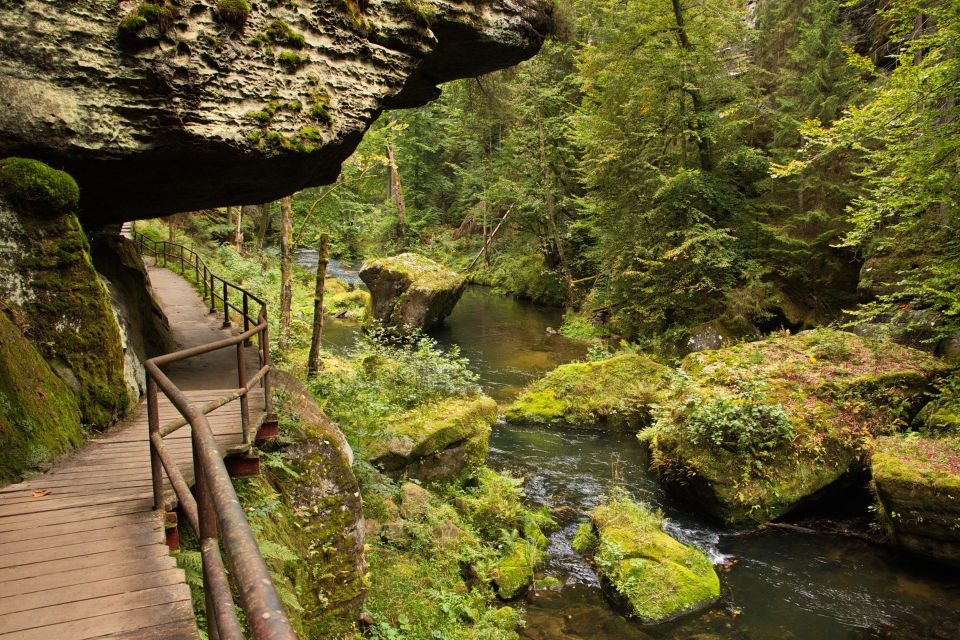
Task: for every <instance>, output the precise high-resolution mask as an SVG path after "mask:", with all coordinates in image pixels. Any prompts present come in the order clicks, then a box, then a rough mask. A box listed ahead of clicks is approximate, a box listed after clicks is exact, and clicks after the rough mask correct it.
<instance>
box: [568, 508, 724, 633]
mask: <svg viewBox="0 0 960 640" xmlns="http://www.w3.org/2000/svg"><path fill="white" fill-rule="evenodd" d="M577 546H578V547H579V550H580V551H581V552H583V551H586V552H591V551H592V553H593V559H594V562H595V563H596V566H597V572H598V573H599V575H600V577H601V578H602V579H603V582H604V586H605V591H606V592H607V593H608V595H610V596H611V598H612V599H613V600H614V602H615V603H617V604H619V605H621V606H623V607H624V608H625V609H626V610H627V611H628V613H629V614H630V615H631V616H634V617H636V618H638V619H639V620H640V621H641V622H643V623H645V624H659V623H661V622H666V621H668V620H672V619H674V618H677V617H679V616H681V615H684V614H686V613H690V612H693V611H697V610H700V609H703V608H704V607H707V606H710V605H711V604H713V603H714V602H716V600H717V599H718V598H719V597H720V579H719V578H718V577H717V573H716V571H714V569H713V564H712V563H711V562H710V559H709V558H708V557H707V556H706V554H704V553H703V552H702V551H700V550H699V549H697V548H695V547H692V546H688V545H685V544H683V543H681V542H678V541H677V540H675V539H673V538H672V537H670V535H669V534H667V533H666V532H664V531H663V518H662V516H660V515H659V514H657V513H654V512H653V511H651V510H650V509H648V508H647V507H645V506H643V505H642V504H639V503H637V502H634V501H633V500H631V499H630V498H629V497H627V496H626V495H625V494H623V493H621V492H614V494H613V495H612V496H609V497H606V498H604V500H603V501H602V502H601V503H600V505H599V506H597V507H596V508H594V509H593V511H591V512H590V525H589V526H588V527H587V528H581V530H580V531H578V535H577Z"/></svg>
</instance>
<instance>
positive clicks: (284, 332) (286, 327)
mask: <svg viewBox="0 0 960 640" xmlns="http://www.w3.org/2000/svg"><path fill="white" fill-rule="evenodd" d="M292 201H293V197H292V196H287V197H286V198H283V199H282V200H280V350H281V351H285V350H286V349H288V348H289V347H290V307H291V306H292V304H293V283H292V280H293V274H292V264H291V261H290V235H291V234H292V232H293V227H292V225H291V222H290V204H291V202H292Z"/></svg>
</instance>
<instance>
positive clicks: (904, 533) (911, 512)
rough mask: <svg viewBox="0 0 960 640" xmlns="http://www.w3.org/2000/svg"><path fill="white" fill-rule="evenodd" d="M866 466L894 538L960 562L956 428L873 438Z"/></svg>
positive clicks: (959, 460)
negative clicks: (934, 433)
mask: <svg viewBox="0 0 960 640" xmlns="http://www.w3.org/2000/svg"><path fill="white" fill-rule="evenodd" d="M871 470H872V473H873V483H874V487H875V489H876V494H877V500H878V502H879V506H880V509H879V517H880V521H881V524H883V526H884V528H885V529H886V531H887V533H888V534H889V535H890V537H891V539H892V540H893V542H895V543H896V544H897V545H899V546H901V547H903V548H905V549H908V550H910V551H913V552H915V553H919V554H923V555H926V556H930V557H933V558H936V559H938V560H942V561H945V562H949V563H951V564H953V565H956V566H960V432H957V433H956V434H943V435H939V436H930V435H924V434H921V433H918V432H913V433H910V434H900V435H894V436H886V437H881V438H877V440H876V441H875V443H874V446H873V454H872V456H871Z"/></svg>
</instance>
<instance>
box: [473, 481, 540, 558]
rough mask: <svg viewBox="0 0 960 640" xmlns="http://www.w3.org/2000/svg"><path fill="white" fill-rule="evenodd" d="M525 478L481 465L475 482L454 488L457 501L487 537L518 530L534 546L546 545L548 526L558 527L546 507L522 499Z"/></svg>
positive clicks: (496, 537)
mask: <svg viewBox="0 0 960 640" xmlns="http://www.w3.org/2000/svg"><path fill="white" fill-rule="evenodd" d="M522 482H523V481H522V480H519V479H516V478H512V477H510V476H508V475H504V474H501V473H497V472H496V471H494V470H492V469H490V468H488V467H479V468H478V469H477V471H476V472H475V474H474V476H473V478H472V482H471V483H470V484H468V485H467V486H466V487H465V488H463V489H461V490H457V491H454V497H455V500H454V504H455V506H456V508H457V510H458V511H459V512H460V513H461V515H462V516H463V517H464V518H465V519H466V521H467V522H468V523H469V524H470V526H471V527H473V529H474V530H476V531H477V532H478V533H479V534H480V535H481V536H482V537H483V538H484V539H485V540H497V539H499V537H500V536H501V535H502V533H503V532H504V531H507V532H516V533H518V534H519V535H521V536H522V537H523V538H524V539H526V540H529V541H530V542H531V543H532V544H533V545H534V546H536V547H538V548H540V549H543V548H546V544H547V538H546V536H544V534H543V532H544V530H551V529H553V528H555V527H556V522H554V520H553V518H552V517H551V516H550V512H549V511H548V510H546V509H545V508H544V509H542V510H540V511H531V510H529V509H527V508H526V507H525V506H524V505H523V502H522V500H521V491H520V486H521V485H522Z"/></svg>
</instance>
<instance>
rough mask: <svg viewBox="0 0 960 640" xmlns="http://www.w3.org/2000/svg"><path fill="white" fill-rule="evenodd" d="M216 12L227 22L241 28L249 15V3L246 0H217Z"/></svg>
mask: <svg viewBox="0 0 960 640" xmlns="http://www.w3.org/2000/svg"><path fill="white" fill-rule="evenodd" d="M217 13H218V14H220V19H221V20H223V21H224V22H226V23H227V24H230V25H232V26H234V27H236V28H237V29H242V28H243V25H245V24H246V22H247V18H248V17H249V16H250V5H248V4H247V0H217Z"/></svg>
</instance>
